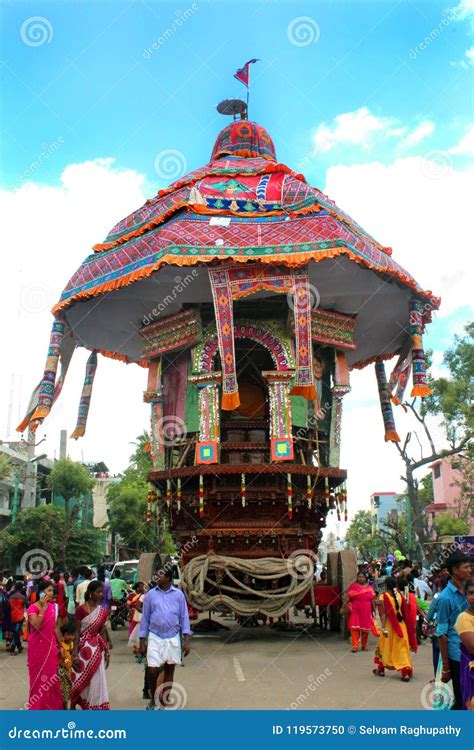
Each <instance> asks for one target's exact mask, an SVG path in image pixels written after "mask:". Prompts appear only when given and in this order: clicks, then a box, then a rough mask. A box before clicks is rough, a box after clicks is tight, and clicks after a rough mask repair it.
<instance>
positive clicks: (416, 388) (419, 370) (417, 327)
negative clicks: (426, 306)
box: [410, 299, 432, 398]
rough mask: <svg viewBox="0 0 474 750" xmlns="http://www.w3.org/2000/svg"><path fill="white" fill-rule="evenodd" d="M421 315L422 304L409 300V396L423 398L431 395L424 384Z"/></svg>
mask: <svg viewBox="0 0 474 750" xmlns="http://www.w3.org/2000/svg"><path fill="white" fill-rule="evenodd" d="M422 334H423V313H422V304H421V302H420V301H419V300H417V299H412V300H410V335H411V346H412V356H411V367H412V380H413V388H412V390H411V394H410V395H411V396H413V397H416V396H419V397H420V398H425V396H429V395H430V393H432V390H431V388H430V387H429V386H428V384H427V382H426V358H425V352H424V349H423V338H422Z"/></svg>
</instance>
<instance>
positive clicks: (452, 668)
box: [436, 552, 471, 710]
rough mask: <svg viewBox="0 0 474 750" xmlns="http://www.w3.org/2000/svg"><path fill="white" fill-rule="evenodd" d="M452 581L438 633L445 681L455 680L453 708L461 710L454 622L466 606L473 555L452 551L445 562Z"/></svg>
mask: <svg viewBox="0 0 474 750" xmlns="http://www.w3.org/2000/svg"><path fill="white" fill-rule="evenodd" d="M446 567H447V569H448V573H449V578H450V580H449V583H448V585H447V586H446V588H445V589H444V591H443V592H442V593H441V594H440V596H439V603H438V608H437V618H438V619H437V626H436V635H437V636H438V639H439V650H440V654H441V659H442V663H443V673H442V675H441V680H442V681H443V682H449V680H452V681H453V691H454V704H453V706H452V708H453V709H454V710H462V708H463V703H462V696H461V675H460V669H461V667H460V660H461V646H460V639H459V636H458V634H457V632H456V630H455V629H454V625H455V623H456V620H457V618H458V615H460V614H461V612H464V610H465V609H467V599H466V596H465V593H464V584H465V582H466V581H467V580H468V579H469V578H470V577H471V562H470V558H469V557H468V556H467V555H465V554H464V553H463V552H453V554H452V555H450V557H448V559H447V561H446Z"/></svg>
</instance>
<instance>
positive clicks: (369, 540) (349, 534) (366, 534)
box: [346, 510, 375, 558]
mask: <svg viewBox="0 0 474 750" xmlns="http://www.w3.org/2000/svg"><path fill="white" fill-rule="evenodd" d="M346 545H347V546H348V547H350V548H353V549H356V550H358V551H359V553H360V555H361V556H362V557H363V558H367V557H369V555H372V554H373V553H374V549H375V540H374V536H373V533H372V514H371V512H370V511H369V510H358V511H357V513H356V514H355V516H354V518H353V519H352V521H351V523H350V524H349V528H348V529H347V531H346Z"/></svg>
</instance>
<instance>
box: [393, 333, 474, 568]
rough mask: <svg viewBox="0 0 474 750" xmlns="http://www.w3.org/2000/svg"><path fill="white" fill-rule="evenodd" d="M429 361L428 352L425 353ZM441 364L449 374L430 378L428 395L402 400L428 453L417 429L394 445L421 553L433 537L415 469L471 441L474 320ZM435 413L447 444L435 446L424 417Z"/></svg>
mask: <svg viewBox="0 0 474 750" xmlns="http://www.w3.org/2000/svg"><path fill="white" fill-rule="evenodd" d="M427 359H428V361H429V353H428V354H427ZM443 361H444V364H445V366H446V367H447V369H448V373H449V377H448V378H437V379H435V378H432V377H430V376H428V382H429V385H430V387H431V388H432V390H433V393H432V395H431V396H429V397H427V398H425V399H423V401H422V403H421V404H419V403H418V402H417V400H416V399H412V400H411V401H405V402H404V407H405V409H406V410H407V411H409V412H410V413H411V414H412V415H413V416H414V417H415V419H416V420H417V421H418V423H419V424H420V426H421V429H422V439H423V441H424V443H425V444H428V446H429V451H428V455H425V452H424V448H423V442H422V440H420V438H419V437H418V434H417V433H416V432H412V431H411V432H407V434H406V436H405V440H404V441H403V443H402V444H401V445H400V444H399V443H395V446H396V448H397V450H398V452H399V454H400V458H401V459H402V461H403V463H404V465H405V474H404V476H402V480H403V481H404V482H405V485H406V494H407V496H408V508H409V510H410V516H411V517H410V519H409V524H408V527H407V528H409V529H412V530H413V531H414V540H413V545H412V551H413V552H414V553H416V554H418V553H421V554H423V547H424V545H426V544H429V543H430V542H431V541H432V538H431V532H430V529H429V526H428V518H427V516H426V513H425V508H426V505H428V504H429V502H428V492H427V487H428V484H427V483H426V485H425V487H424V488H422V489H423V490H424V491H423V492H421V493H420V488H419V483H418V480H417V478H416V473H417V472H418V471H419V469H422V468H423V467H425V466H428V465H429V464H431V463H433V462H434V461H437V460H438V459H442V458H448V457H450V456H461V457H462V456H463V453H464V452H465V453H467V454H469V452H470V450H471V448H470V446H471V441H472V427H473V416H472V399H473V396H474V323H469V324H468V325H467V326H466V328H465V335H464V337H462V338H461V337H459V336H455V339H454V346H453V347H452V348H451V349H448V350H447V351H446V352H445V355H444V360H443ZM429 416H431V417H435V418H437V419H438V420H440V421H441V425H442V427H443V429H444V433H445V435H446V441H447V443H448V445H449V448H441V447H436V445H435V441H434V437H433V433H432V430H431V428H430V426H429V424H428V422H427V418H428V417H429ZM413 437H415V438H416V440H417V443H418V446H419V458H415V457H414V456H413V452H412V449H411V448H412V445H413V442H412V438H413Z"/></svg>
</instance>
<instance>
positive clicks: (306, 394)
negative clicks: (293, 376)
mask: <svg viewBox="0 0 474 750" xmlns="http://www.w3.org/2000/svg"><path fill="white" fill-rule="evenodd" d="M290 396H303V398H307V399H308V400H315V399H317V398H318V394H317V393H316V388H315V387H314V385H294V386H293V388H292V389H291V391H290Z"/></svg>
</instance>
